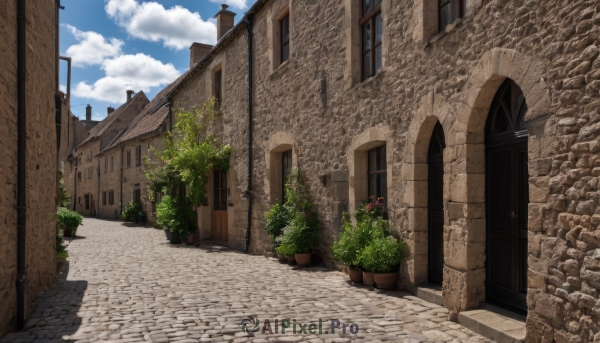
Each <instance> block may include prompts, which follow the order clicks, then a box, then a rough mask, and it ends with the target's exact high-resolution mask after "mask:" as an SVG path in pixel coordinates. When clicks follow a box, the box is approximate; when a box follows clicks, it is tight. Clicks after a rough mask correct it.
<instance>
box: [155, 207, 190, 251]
mask: <svg viewBox="0 0 600 343" xmlns="http://www.w3.org/2000/svg"><path fill="white" fill-rule="evenodd" d="M184 219H185V218H183V216H182V213H181V210H180V208H179V204H178V203H177V202H176V201H175V200H173V198H172V197H170V196H168V195H166V196H164V197H163V198H162V201H161V202H160V204H158V206H156V223H157V224H158V225H159V226H161V227H163V228H167V229H168V231H169V233H168V238H169V241H170V242H171V244H180V243H181V238H180V236H179V233H180V232H181V231H182V228H183V224H184V223H183V221H184Z"/></svg>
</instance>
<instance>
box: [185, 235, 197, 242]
mask: <svg viewBox="0 0 600 343" xmlns="http://www.w3.org/2000/svg"><path fill="white" fill-rule="evenodd" d="M195 241H196V236H195V235H189V236H188V241H187V242H188V244H194V242H195Z"/></svg>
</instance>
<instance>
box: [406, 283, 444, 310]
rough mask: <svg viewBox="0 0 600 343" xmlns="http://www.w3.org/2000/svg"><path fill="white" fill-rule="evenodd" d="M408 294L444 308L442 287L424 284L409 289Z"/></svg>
mask: <svg viewBox="0 0 600 343" xmlns="http://www.w3.org/2000/svg"><path fill="white" fill-rule="evenodd" d="M408 291H409V292H411V293H412V294H414V295H415V296H416V297H417V298H419V299H423V300H425V301H428V302H430V303H432V304H436V305H440V306H444V297H443V296H442V286H440V285H434V284H424V285H420V286H413V287H409V289H408Z"/></svg>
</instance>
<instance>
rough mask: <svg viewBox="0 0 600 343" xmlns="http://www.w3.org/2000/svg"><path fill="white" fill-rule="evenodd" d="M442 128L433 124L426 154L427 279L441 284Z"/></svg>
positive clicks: (442, 260) (442, 232) (442, 220)
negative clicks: (427, 170) (427, 171)
mask: <svg viewBox="0 0 600 343" xmlns="http://www.w3.org/2000/svg"><path fill="white" fill-rule="evenodd" d="M445 147H446V143H445V139H444V129H443V128H442V125H441V124H440V122H437V123H436V124H435V128H434V129H433V134H432V135H431V141H430V142H429V152H428V155H427V164H428V169H429V174H428V204H427V217H428V218H427V219H428V230H427V235H428V271H429V273H428V274H429V275H428V280H429V282H430V283H433V284H439V285H441V284H442V281H443V280H444V148H445Z"/></svg>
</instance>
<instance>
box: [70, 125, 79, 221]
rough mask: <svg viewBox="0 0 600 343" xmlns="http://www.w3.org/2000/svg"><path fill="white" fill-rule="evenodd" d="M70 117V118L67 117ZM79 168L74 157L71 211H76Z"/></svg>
mask: <svg viewBox="0 0 600 343" xmlns="http://www.w3.org/2000/svg"><path fill="white" fill-rule="evenodd" d="M69 119H70V118H69ZM78 170H79V166H78V160H77V157H75V174H74V177H73V184H74V187H73V189H74V190H73V211H77V173H78Z"/></svg>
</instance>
